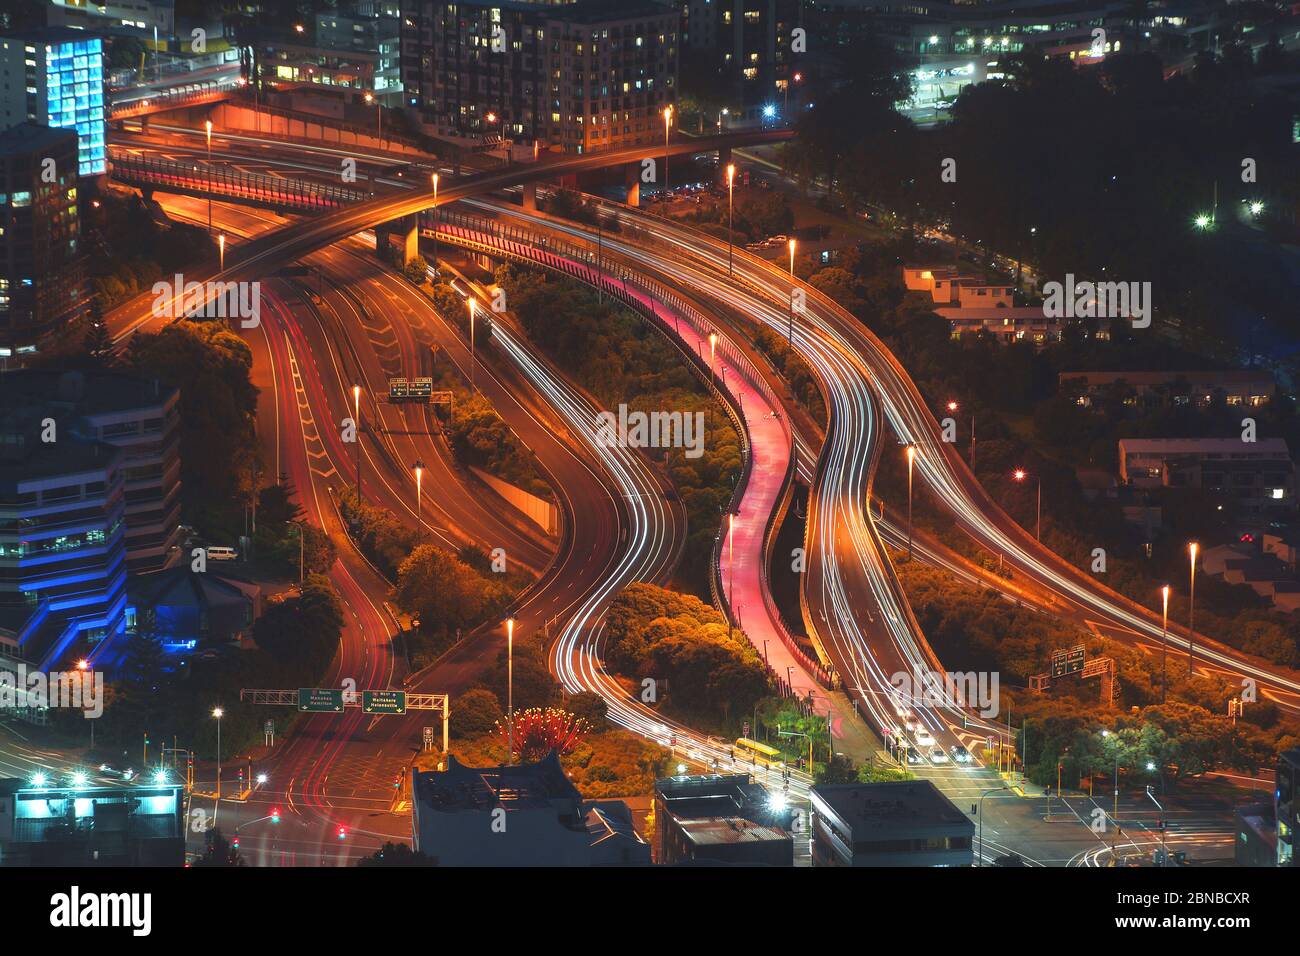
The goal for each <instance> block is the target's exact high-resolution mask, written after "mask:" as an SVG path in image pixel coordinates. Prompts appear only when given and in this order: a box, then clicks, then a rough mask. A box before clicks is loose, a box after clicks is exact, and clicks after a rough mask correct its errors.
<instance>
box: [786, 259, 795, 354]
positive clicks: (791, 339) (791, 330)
mask: <svg viewBox="0 0 1300 956" xmlns="http://www.w3.org/2000/svg"><path fill="white" fill-rule="evenodd" d="M789 246H790V322H789V328H788V329H787V332H786V340H787V342H788V343H789V345H790V348H794V287H795V283H794V247H795V242H794V240H793V239H791V240H790V242H789Z"/></svg>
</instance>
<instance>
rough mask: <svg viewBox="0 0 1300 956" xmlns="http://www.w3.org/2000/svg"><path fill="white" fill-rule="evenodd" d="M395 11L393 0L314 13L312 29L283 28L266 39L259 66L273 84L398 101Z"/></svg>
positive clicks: (395, 103)
mask: <svg viewBox="0 0 1300 956" xmlns="http://www.w3.org/2000/svg"><path fill="white" fill-rule="evenodd" d="M398 14H399V9H398V3H397V2H396V0H385V2H382V3H363V4H355V5H352V6H345V7H340V8H339V9H338V10H332V11H330V12H328V13H318V14H317V15H316V20H315V24H314V31H313V33H312V34H310V35H309V34H308V33H307V31H306V30H304V31H303V32H302V33H297V32H295V31H292V30H289V29H287V28H286V30H285V32H284V34H283V36H282V37H280V38H277V39H271V40H268V41H267V42H266V44H265V45H264V48H263V51H262V53H263V58H262V68H263V69H264V70H266V71H267V72H268V74H269V75H270V77H271V78H272V79H274V80H275V81H276V82H277V83H302V84H308V85H312V86H320V87H324V88H326V89H337V90H345V91H355V92H356V93H358V94H370V95H371V97H372V101H377V102H378V103H379V104H380V105H382V106H401V105H402V97H401V93H402V77H401V68H400V64H399V58H400V55H401V41H400V32H399V24H400V22H401V21H400V19H399V15H398Z"/></svg>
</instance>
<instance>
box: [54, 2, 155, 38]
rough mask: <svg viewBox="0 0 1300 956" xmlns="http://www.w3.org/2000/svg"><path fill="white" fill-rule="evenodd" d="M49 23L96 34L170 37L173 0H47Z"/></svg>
mask: <svg viewBox="0 0 1300 956" xmlns="http://www.w3.org/2000/svg"><path fill="white" fill-rule="evenodd" d="M45 20H46V23H48V24H49V25H50V26H67V27H78V28H80V29H83V30H92V31H94V32H96V33H107V34H110V35H129V36H138V37H141V38H143V37H150V38H152V37H153V33H154V31H155V30H156V31H158V36H159V37H160V38H161V39H163V40H170V39H171V37H172V34H173V33H174V32H175V30H176V4H175V0H104V2H103V3H100V2H98V0H50V5H49V10H48V11H47V13H46V18H45Z"/></svg>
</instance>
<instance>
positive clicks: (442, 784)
mask: <svg viewBox="0 0 1300 956" xmlns="http://www.w3.org/2000/svg"><path fill="white" fill-rule="evenodd" d="M411 829H412V835H413V839H414V846H415V849H416V850H417V851H419V852H421V853H423V854H425V855H426V856H428V857H429V858H430V859H432V860H433V861H434V862H435V863H436V864H437V865H439V866H645V865H649V863H650V846H649V844H647V843H646V842H645V840H643V839H641V837H640V835H639V834H638V833H637V832H636V830H635V829H634V828H633V826H632V815H631V812H630V811H629V810H628V807H627V804H625V803H622V802H621V801H615V800H605V801H590V802H589V801H584V800H583V798H582V795H581V794H580V793H579V792H578V789H577V788H576V787H575V786H574V785H573V783H572V782H571V781H570V780H569V778H568V775H567V774H565V772H564V768H563V767H562V766H561V765H560V758H559V755H558V754H557V753H556V752H555V751H551V753H550V755H549V756H547V757H546V758H545V759H544V760H541V761H539V762H538V763H534V764H518V765H514V766H506V767H467V766H465V765H464V764H462V763H461V762H460V761H458V760H457V759H456V758H455V757H453V756H450V755H449V756H448V757H447V769H446V770H443V771H428V772H424V771H419V770H413V771H412V772H411Z"/></svg>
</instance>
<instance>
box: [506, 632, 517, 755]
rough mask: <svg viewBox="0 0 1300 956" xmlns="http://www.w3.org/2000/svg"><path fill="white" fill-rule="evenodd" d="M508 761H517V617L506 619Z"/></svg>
mask: <svg viewBox="0 0 1300 956" xmlns="http://www.w3.org/2000/svg"><path fill="white" fill-rule="evenodd" d="M506 741H507V743H506V763H507V764H513V763H514V762H515V619H514V618H513V617H511V618H507V619H506Z"/></svg>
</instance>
